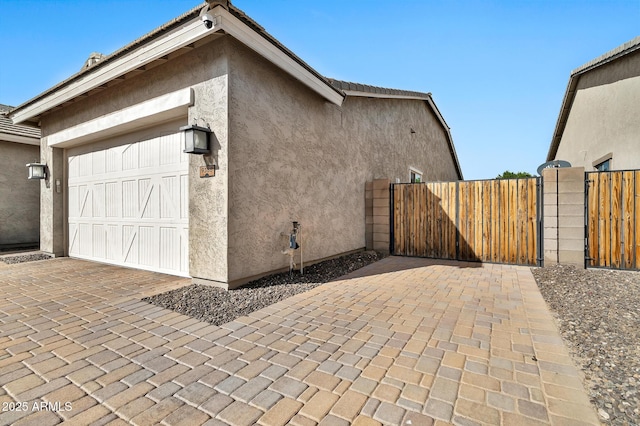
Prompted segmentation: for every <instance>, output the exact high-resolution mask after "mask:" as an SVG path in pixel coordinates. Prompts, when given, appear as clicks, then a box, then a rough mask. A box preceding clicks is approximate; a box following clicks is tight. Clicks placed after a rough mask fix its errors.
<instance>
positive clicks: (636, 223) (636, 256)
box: [633, 170, 640, 269]
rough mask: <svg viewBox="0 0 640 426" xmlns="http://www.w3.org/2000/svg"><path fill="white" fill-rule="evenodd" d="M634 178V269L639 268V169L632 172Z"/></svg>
mask: <svg viewBox="0 0 640 426" xmlns="http://www.w3.org/2000/svg"><path fill="white" fill-rule="evenodd" d="M634 178H635V191H634V193H635V197H634V204H633V210H634V213H635V215H634V216H635V228H634V231H635V245H636V250H635V260H636V264H635V269H640V170H636V171H635V173H634Z"/></svg>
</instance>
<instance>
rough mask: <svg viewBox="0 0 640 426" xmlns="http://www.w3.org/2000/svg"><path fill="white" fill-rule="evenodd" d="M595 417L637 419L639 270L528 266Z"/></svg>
mask: <svg viewBox="0 0 640 426" xmlns="http://www.w3.org/2000/svg"><path fill="white" fill-rule="evenodd" d="M532 271H533V275H534V277H535V278H536V281H537V283H538V287H539V288H540V291H541V293H542V296H543V297H544V299H545V300H546V302H547V304H548V305H549V307H550V309H551V310H552V311H553V314H554V316H555V318H556V320H557V324H558V327H559V329H560V332H561V333H562V337H563V339H564V341H565V344H566V345H567V347H568V348H569V351H570V353H571V356H572V358H573V359H574V362H575V363H576V365H577V366H578V367H580V368H581V369H582V371H583V372H584V374H585V382H586V383H585V385H586V387H587V389H588V391H589V394H590V397H591V401H592V403H593V404H594V405H595V406H596V409H597V410H598V414H599V415H600V419H601V420H602V421H603V422H604V423H606V424H611V425H639V424H640V394H639V393H638V388H639V386H640V272H631V271H614V270H605V269H586V270H585V269H578V268H575V267H573V266H560V265H558V266H553V267H548V268H532Z"/></svg>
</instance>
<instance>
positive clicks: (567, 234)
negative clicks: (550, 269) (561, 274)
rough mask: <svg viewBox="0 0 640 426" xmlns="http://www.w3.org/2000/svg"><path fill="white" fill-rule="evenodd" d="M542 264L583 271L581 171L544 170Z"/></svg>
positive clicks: (570, 169)
mask: <svg viewBox="0 0 640 426" xmlns="http://www.w3.org/2000/svg"><path fill="white" fill-rule="evenodd" d="M542 178H543V182H544V194H543V203H544V219H543V220H544V264H545V266H550V265H553V264H557V263H561V264H569V265H575V266H579V267H581V268H583V267H584V223H585V222H584V220H585V217H584V209H585V204H584V203H585V197H584V167H570V168H560V169H545V170H543V171H542Z"/></svg>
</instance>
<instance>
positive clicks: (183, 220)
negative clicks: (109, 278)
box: [68, 135, 189, 275]
mask: <svg viewBox="0 0 640 426" xmlns="http://www.w3.org/2000/svg"><path fill="white" fill-rule="evenodd" d="M105 145H107V144H103V145H102V146H103V148H102V149H101V150H96V151H91V150H90V149H89V148H88V147H82V148H81V150H80V149H75V148H72V149H70V150H69V151H68V164H69V169H68V170H69V171H68V176H69V181H68V187H69V191H68V196H69V202H68V211H69V254H70V255H71V256H74V257H80V258H84V259H90V260H97V261H104V262H108V263H115V264H120V265H126V266H132V267H136V268H142V269H149V270H154V271H158V272H167V273H174V274H177V275H187V272H188V246H189V244H188V200H189V197H188V157H187V156H186V154H184V153H182V149H181V141H180V135H168V136H162V137H158V138H153V139H149V140H145V141H141V142H137V143H132V144H128V145H122V146H111V147H109V146H107V147H104V146H105Z"/></svg>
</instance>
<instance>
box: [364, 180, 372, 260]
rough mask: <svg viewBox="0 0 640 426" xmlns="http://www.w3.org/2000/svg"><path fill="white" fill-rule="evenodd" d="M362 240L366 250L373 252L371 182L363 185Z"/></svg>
mask: <svg viewBox="0 0 640 426" xmlns="http://www.w3.org/2000/svg"><path fill="white" fill-rule="evenodd" d="M364 218H365V220H364V227H365V229H364V239H365V247H366V249H367V250H373V182H366V183H365V185H364Z"/></svg>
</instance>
